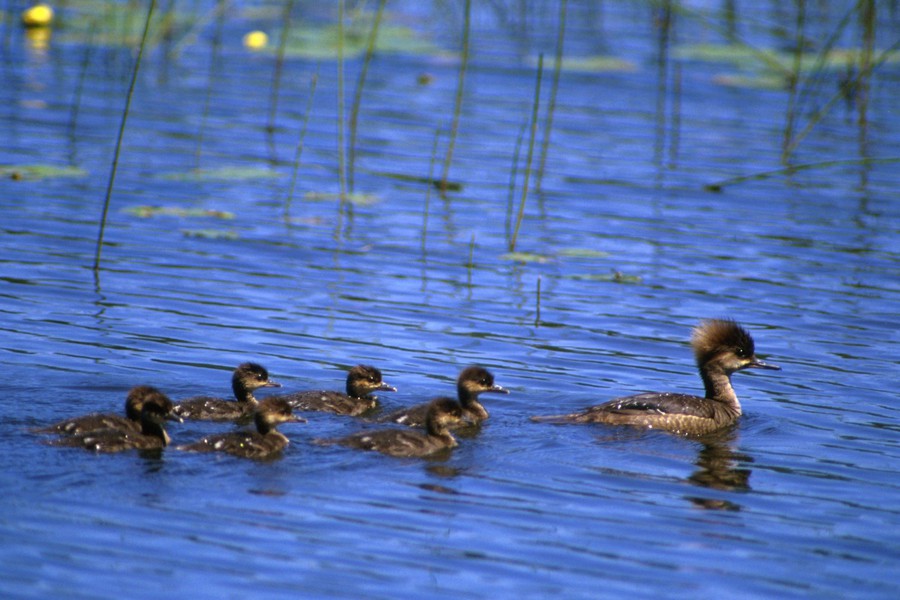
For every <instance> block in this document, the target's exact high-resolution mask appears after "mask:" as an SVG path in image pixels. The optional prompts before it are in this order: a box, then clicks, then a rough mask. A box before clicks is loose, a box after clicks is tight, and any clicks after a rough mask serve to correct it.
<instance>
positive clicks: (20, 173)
mask: <svg viewBox="0 0 900 600" xmlns="http://www.w3.org/2000/svg"><path fill="white" fill-rule="evenodd" d="M87 174H88V173H87V171H85V170H84V169H79V168H78V167H58V166H55V165H0V177H3V178H6V179H13V180H15V181H19V180H27V181H37V180H41V179H59V178H61V177H86V176H87Z"/></svg>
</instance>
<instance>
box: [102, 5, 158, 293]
mask: <svg viewBox="0 0 900 600" xmlns="http://www.w3.org/2000/svg"><path fill="white" fill-rule="evenodd" d="M155 10H156V0H150V8H149V9H148V10H147V19H146V21H144V33H143V34H142V35H141V44H140V46H139V47H138V54H137V58H135V60H134V68H133V69H132V72H131V83H130V84H129V85H128V95H127V96H126V99H125V109H124V111H123V112H122V121H121V123H119V135H118V138H117V139H116V149H115V152H114V153H113V160H112V166H111V167H110V172H109V182H108V183H107V186H106V197H105V198H104V200H103V214H102V215H101V216H100V231H99V232H98V233H97V248H96V251H95V252H94V275H95V276H96V274H97V272H98V271H99V270H100V254H101V253H102V250H103V236H104V234H105V232H106V219H107V217H108V215H109V204H110V200H111V198H112V191H113V186H114V185H115V182H116V171H117V170H118V168H119V155H120V154H121V152H122V139H123V138H124V137H125V125H126V124H127V123H128V114H129V112H130V111H131V99H132V98H133V97H134V87H135V85H136V84H137V76H138V72H139V71H140V68H141V58H142V57H143V56H144V46H145V45H146V43H147V34H148V32H149V31H150V21H151V19H153V11H155Z"/></svg>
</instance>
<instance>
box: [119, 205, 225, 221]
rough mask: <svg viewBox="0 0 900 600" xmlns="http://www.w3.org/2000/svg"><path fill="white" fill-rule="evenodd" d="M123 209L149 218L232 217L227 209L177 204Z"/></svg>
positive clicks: (137, 215)
mask: <svg viewBox="0 0 900 600" xmlns="http://www.w3.org/2000/svg"><path fill="white" fill-rule="evenodd" d="M124 211H125V212H126V213H128V214H130V215H134V216H136V217H140V218H142V219H149V218H151V217H179V218H183V219H187V218H194V217H210V218H214V219H223V220H231V219H234V213H233V212H229V211H227V210H216V209H212V208H181V207H179V206H149V205H146V204H144V205H140V206H130V207H128V208H126V209H124Z"/></svg>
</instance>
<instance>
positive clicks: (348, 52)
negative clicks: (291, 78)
mask: <svg viewBox="0 0 900 600" xmlns="http://www.w3.org/2000/svg"><path fill="white" fill-rule="evenodd" d="M372 18H373V17H371V16H368V15H365V16H358V17H357V18H356V19H354V20H353V21H352V22H350V23H347V24H346V25H344V27H343V28H341V27H339V26H338V25H337V24H330V25H310V24H303V25H298V26H295V27H292V28H291V30H290V31H289V32H288V34H287V39H286V41H285V46H284V56H286V57H290V58H308V59H336V58H337V57H338V49H339V47H340V46H341V41H342V40H343V55H344V58H345V59H348V58H359V57H361V56H363V55H364V54H365V52H366V49H367V47H368V41H369V32H370V31H371V30H372ZM374 49H375V51H376V52H379V53H390V54H410V55H416V56H436V55H444V54H447V52H446V51H445V50H443V49H441V48H439V47H438V46H436V45H434V44H433V43H431V42H430V41H428V40H427V39H425V38H424V37H422V36H421V34H419V33H418V32H416V31H415V30H413V29H411V28H409V27H406V26H404V25H396V24H391V23H381V24H380V26H379V28H378V35H377V36H376V38H375V46H374ZM271 51H272V52H275V49H272V50H271Z"/></svg>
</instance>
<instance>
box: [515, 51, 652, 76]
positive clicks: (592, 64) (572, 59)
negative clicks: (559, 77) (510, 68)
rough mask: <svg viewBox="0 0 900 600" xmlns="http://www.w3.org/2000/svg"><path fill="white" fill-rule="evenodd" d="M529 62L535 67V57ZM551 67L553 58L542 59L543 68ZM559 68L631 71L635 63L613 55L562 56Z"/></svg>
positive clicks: (536, 60)
mask: <svg viewBox="0 0 900 600" xmlns="http://www.w3.org/2000/svg"><path fill="white" fill-rule="evenodd" d="M528 62H529V64H531V66H534V67H536V66H537V64H538V59H537V58H530V59H529V61H528ZM548 65H549V67H550V68H553V60H549V61H548V60H547V59H546V58H545V59H544V69H545V70H546V69H547V68H548ZM560 69H562V70H563V71H569V72H574V73H633V72H634V71H637V70H638V68H637V65H636V64H634V63H633V62H631V61H630V60H625V59H623V58H617V57H615V56H601V55H597V56H564V57H563V59H562V62H561V64H560Z"/></svg>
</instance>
